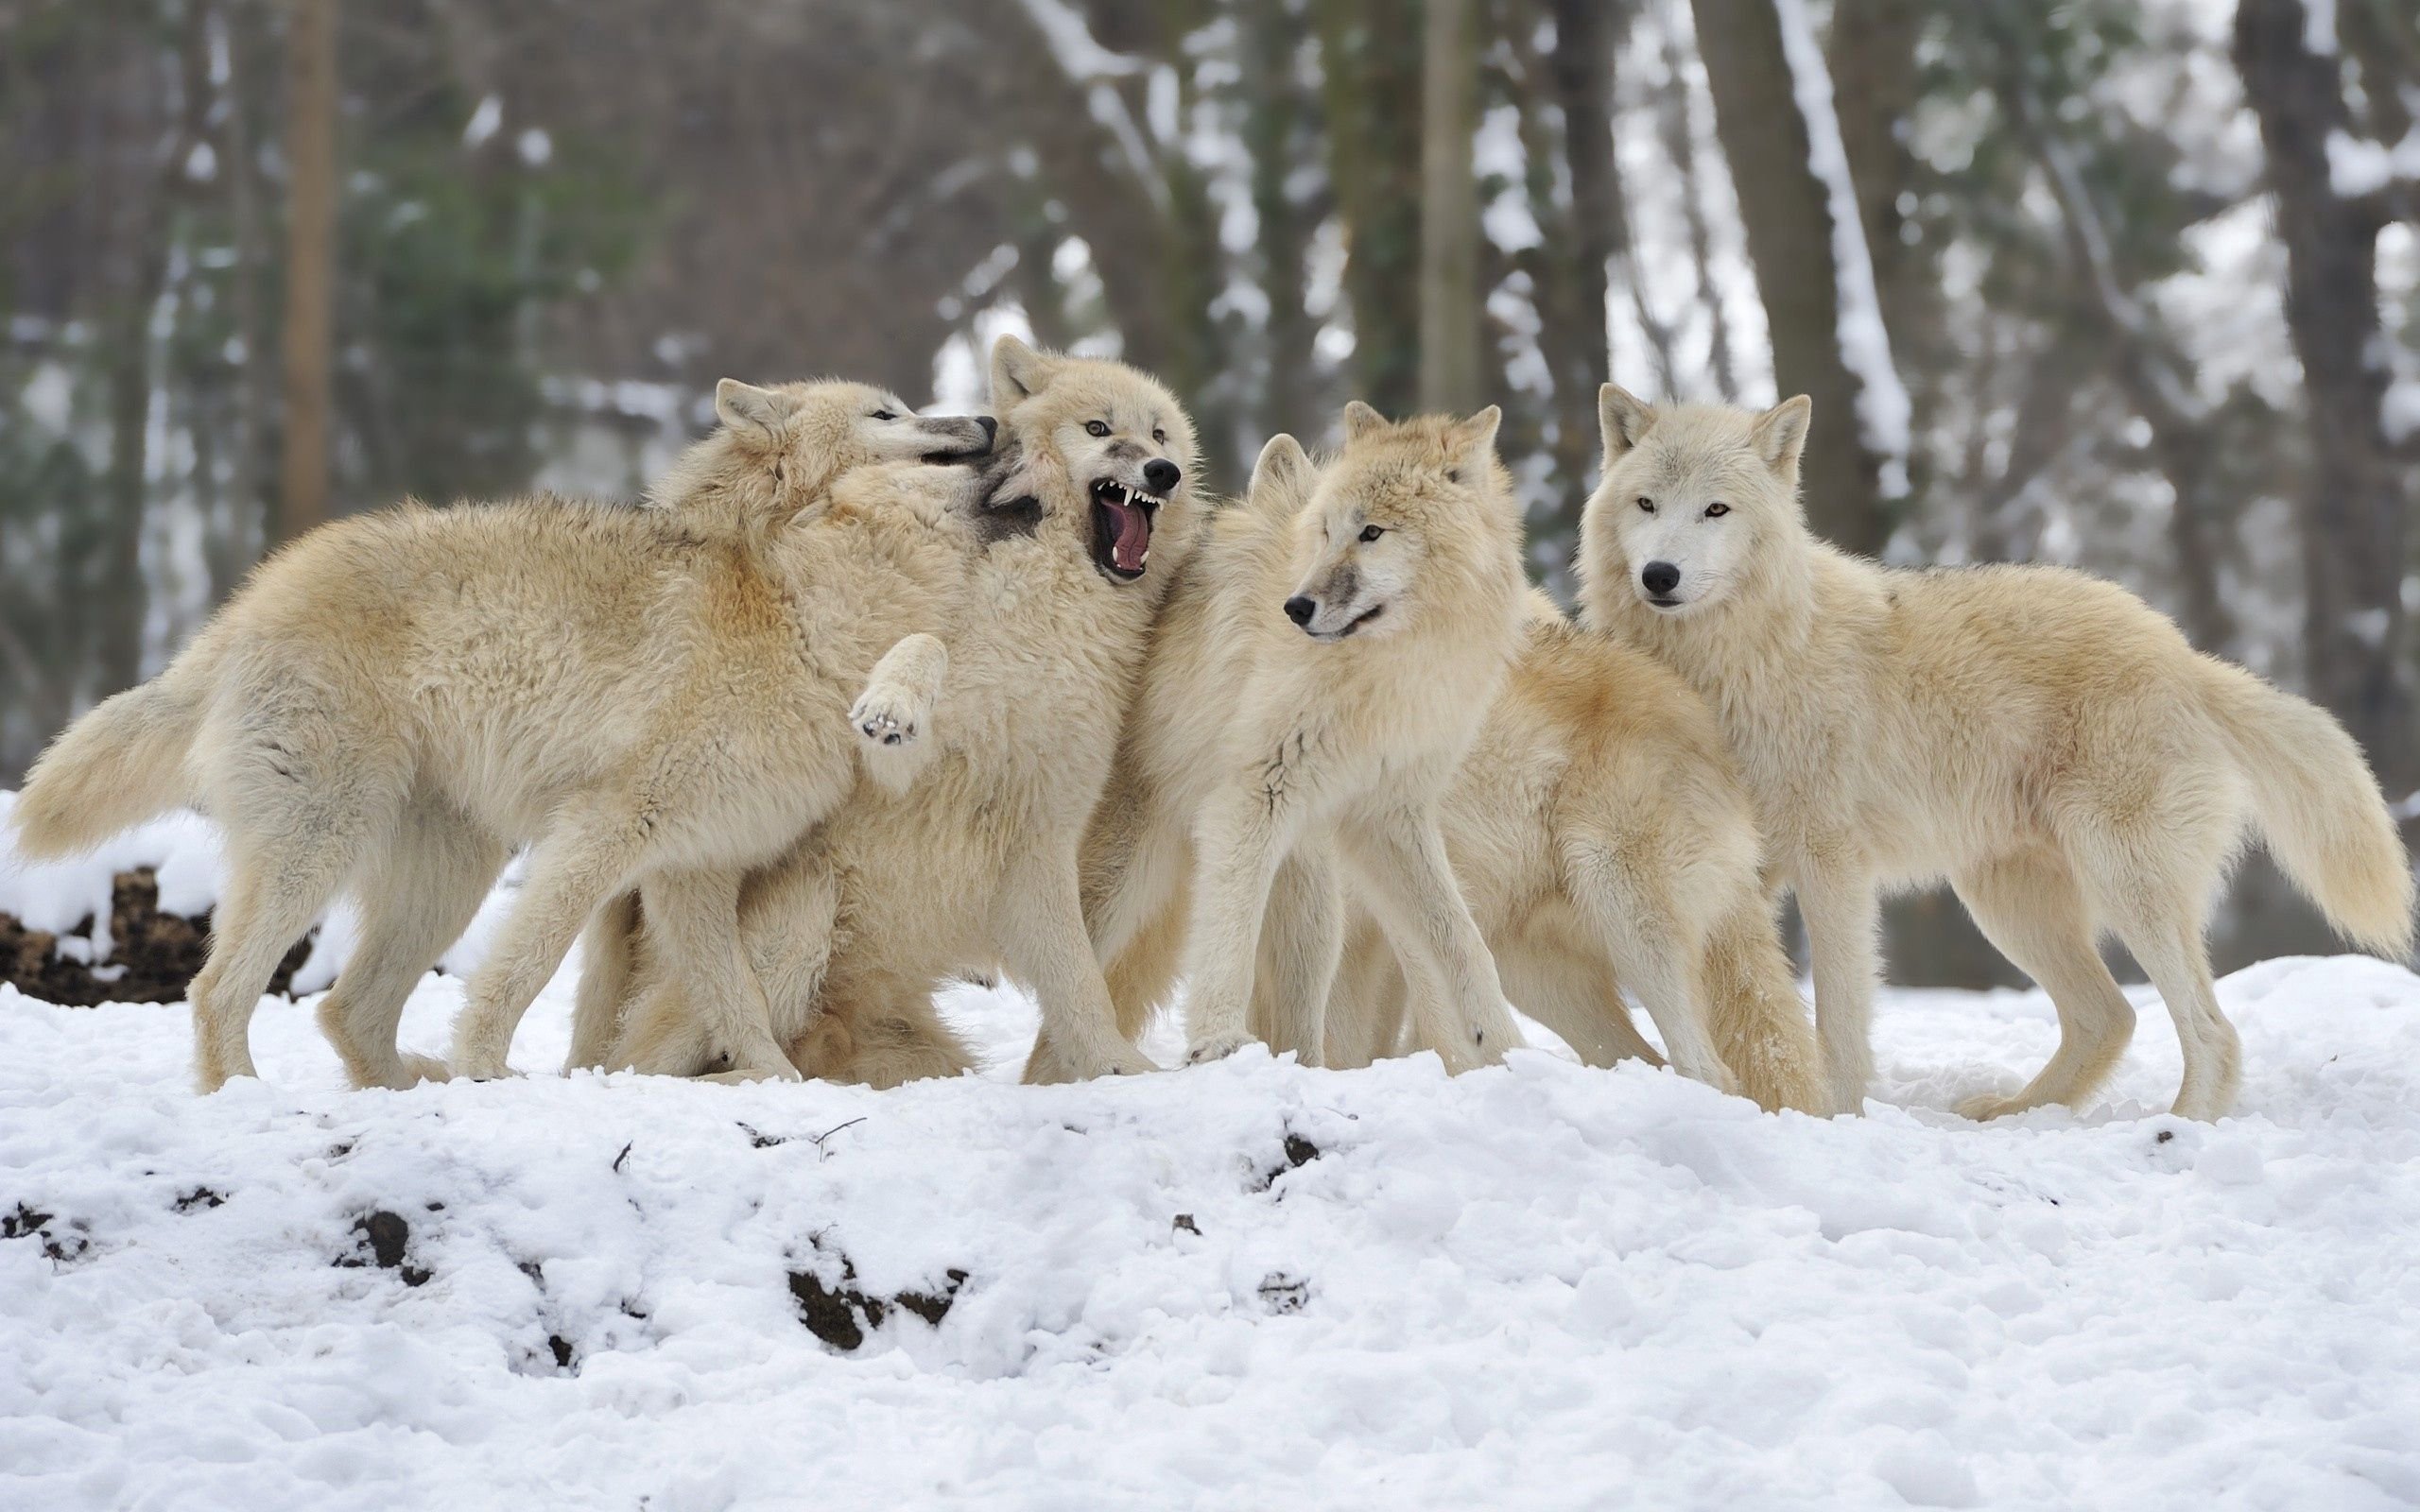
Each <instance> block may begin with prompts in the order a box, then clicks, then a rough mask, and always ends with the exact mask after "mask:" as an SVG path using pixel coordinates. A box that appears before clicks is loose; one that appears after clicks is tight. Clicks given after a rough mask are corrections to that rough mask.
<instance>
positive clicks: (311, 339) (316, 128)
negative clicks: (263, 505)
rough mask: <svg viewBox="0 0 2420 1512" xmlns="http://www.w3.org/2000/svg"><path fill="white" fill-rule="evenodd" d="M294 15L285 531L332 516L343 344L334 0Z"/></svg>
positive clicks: (295, 1) (307, 2)
mask: <svg viewBox="0 0 2420 1512" xmlns="http://www.w3.org/2000/svg"><path fill="white" fill-rule="evenodd" d="M292 6H293V9H292V10H291V12H290V13H289V14H288V16H287V18H286V36H285V50H286V80H285V89H286V96H285V161H286V172H287V174H288V176H289V178H288V183H287V193H286V230H285V465H284V466H283V467H282V468H281V470H280V482H279V492H278V520H277V534H278V539H279V540H281V541H291V540H293V539H294V538H295V537H297V536H299V535H301V534H302V533H303V532H304V531H306V530H308V529H310V528H311V527H312V526H313V525H316V524H319V523H320V522H321V521H323V520H325V519H326V518H327V517H328V430H329V420H330V413H329V412H330V408H331V404H330V386H331V381H332V377H333V372H332V369H333V367H334V359H335V350H336V329H335V328H336V250H337V249H336V240H337V224H336V222H337V9H336V0H292Z"/></svg>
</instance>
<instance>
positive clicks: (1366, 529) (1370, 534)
mask: <svg viewBox="0 0 2420 1512" xmlns="http://www.w3.org/2000/svg"><path fill="white" fill-rule="evenodd" d="M1386 533H1387V532H1386V530H1385V529H1384V528H1383V527H1382V526H1378V525H1363V526H1362V527H1361V539H1362V540H1364V541H1375V540H1377V539H1378V538H1379V537H1380V536H1383V535H1385V534H1386Z"/></svg>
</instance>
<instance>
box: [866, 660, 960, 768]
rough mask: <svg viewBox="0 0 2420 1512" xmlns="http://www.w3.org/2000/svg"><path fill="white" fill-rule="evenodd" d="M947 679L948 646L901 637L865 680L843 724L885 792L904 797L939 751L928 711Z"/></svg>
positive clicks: (931, 709) (938, 700) (930, 714)
mask: <svg viewBox="0 0 2420 1512" xmlns="http://www.w3.org/2000/svg"><path fill="white" fill-rule="evenodd" d="M948 675H949V649H948V647H946V646H944V645H942V643H941V642H940V641H939V640H938V639H937V638H935V637H933V636H930V635H925V634H921V633H920V634H916V635H908V636H902V637H901V638H900V640H899V643H898V644H896V645H893V646H892V647H891V648H890V650H888V651H885V652H884V653H883V654H882V660H881V661H879V662H875V663H874V664H873V672H872V673H870V674H869V675H868V676H867V678H866V687H865V691H864V692H863V693H861V694H859V695H857V701H856V705H855V706H854V707H852V708H851V709H850V710H849V723H850V724H852V725H854V726H856V730H857V734H858V735H859V736H860V737H861V739H862V741H863V744H861V745H860V746H859V747H857V752H858V754H859V755H860V756H862V757H863V758H864V759H865V764H866V771H867V773H868V775H870V776H872V777H873V780H874V781H875V782H879V783H881V784H882V785H883V787H884V788H886V789H887V790H889V791H890V792H892V793H905V792H907V791H908V789H909V788H910V787H912V786H914V785H915V782H916V779H917V778H919V777H921V776H923V775H924V771H925V767H927V766H929V765H932V762H933V757H934V756H935V754H937V753H938V751H939V748H940V747H938V746H937V745H936V744H935V743H934V742H933V740H932V739H931V734H932V726H933V706H934V705H935V704H937V703H939V702H940V701H941V696H942V680H943V679H945V678H947V677H948Z"/></svg>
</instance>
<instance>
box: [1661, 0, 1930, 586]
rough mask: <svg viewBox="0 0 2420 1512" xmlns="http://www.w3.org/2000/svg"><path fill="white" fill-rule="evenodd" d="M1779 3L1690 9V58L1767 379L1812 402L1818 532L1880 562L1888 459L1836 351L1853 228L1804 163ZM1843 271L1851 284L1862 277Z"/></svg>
mask: <svg viewBox="0 0 2420 1512" xmlns="http://www.w3.org/2000/svg"><path fill="white" fill-rule="evenodd" d="M1778 3H1780V0H1692V9H1693V11H1694V14H1695V16H1696V19H1697V34H1698V51H1699V53H1700V54H1701V55H1702V56H1703V58H1704V60H1705V70H1706V78H1707V81H1708V83H1709V84H1710V85H1711V86H1712V88H1713V91H1714V107H1715V131H1716V134H1717V135H1718V136H1719V137H1720V140H1721V142H1722V150H1723V155H1724V156H1725V157H1726V158H1728V159H1729V160H1730V164H1731V177H1732V181H1733V182H1734V183H1735V184H1736V185H1737V188H1738V194H1739V214H1740V219H1741V222H1742V223H1743V224H1744V225H1745V226H1746V228H1747V232H1748V255H1749V258H1750V260H1751V261H1752V262H1753V263H1754V264H1755V269H1756V288H1757V291H1758V293H1759V294H1761V295H1762V296H1763V299H1764V304H1765V317H1766V321H1767V324H1768V325H1769V326H1770V327H1771V329H1772V347H1773V373H1774V377H1775V380H1776V382H1777V384H1778V386H1779V388H1780V391H1781V393H1783V394H1784V395H1789V394H1793V393H1804V394H1806V395H1808V396H1810V397H1811V398H1813V400H1814V401H1815V423H1814V428H1813V429H1812V431H1811V432H1810V433H1809V434H1808V437H1807V442H1806V460H1805V462H1804V464H1803V466H1802V468H1801V477H1802V478H1803V480H1804V487H1805V492H1806V514H1807V519H1808V521H1809V522H1810V523H1811V524H1813V525H1814V527H1815V529H1816V530H1817V531H1818V532H1819V533H1820V534H1822V535H1824V537H1826V538H1828V539H1829V540H1831V541H1834V542H1836V543H1837V544H1839V545H1841V546H1842V547H1844V548H1846V549H1847V550H1850V551H1855V552H1862V553H1866V554H1868V555H1872V554H1876V553H1879V552H1880V551H1881V549H1882V546H1883V543H1884V541H1886V540H1888V539H1889V536H1890V524H1891V522H1890V516H1889V514H1888V512H1887V511H1886V510H1885V508H1884V507H1883V497H1882V490H1883V486H1884V483H1885V480H1886V472H1885V464H1886V462H1887V461H1889V460H1891V459H1890V458H1888V457H1886V455H1884V454H1883V452H1882V450H1881V449H1880V448H1879V446H1877V444H1876V442H1875V439H1874V438H1872V437H1871V436H1869V435H1868V434H1867V432H1866V429H1865V426H1864V424H1863V423H1862V420H1863V416H1864V414H1865V403H1866V401H1867V399H1868V397H1869V394H1868V385H1867V383H1866V382H1865V380H1864V379H1863V378H1861V377H1860V376H1859V374H1858V372H1857V371H1856V370H1855V369H1852V368H1851V366H1850V364H1849V361H1848V359H1847V357H1846V355H1845V354H1844V353H1843V351H1842V345H1841V343H1842V336H1843V332H1844V329H1845V328H1844V326H1843V323H1842V310H1841V303H1842V300H1841V280H1842V271H1843V268H1842V262H1843V259H1842V256H1841V250H1840V249H1841V247H1842V246H1843V245H1847V244H1849V243H1850V242H1851V240H1852V239H1854V240H1855V241H1857V242H1862V240H1863V237H1864V232H1863V228H1862V227H1861V226H1857V225H1852V226H1848V227H1845V228H1843V227H1840V226H1837V225H1835V223H1834V218H1833V213H1832V207H1831V205H1830V203H1829V200H1828V198H1827V192H1826V186H1825V183H1824V180H1823V179H1822V178H1821V177H1820V176H1819V175H1818V173H1817V171H1816V169H1815V167H1814V165H1813V163H1812V161H1811V159H1810V131H1811V130H1815V129H1827V128H1828V127H1829V123H1812V124H1810V123H1809V122H1808V120H1807V119H1806V114H1805V112H1804V111H1803V110H1802V109H1801V106H1800V94H1799V90H1798V87H1797V80H1796V78H1795V77H1794V75H1793V73H1792V68H1791V63H1790V59H1789V54H1788V53H1786V52H1785V51H1784V43H1783V37H1782V21H1781V18H1780V16H1779V15H1778V14H1777V13H1776V9H1775V7H1776V5H1777V4H1778ZM1861 261H1862V259H1861V258H1859V259H1857V260H1855V261H1853V262H1852V263H1851V266H1849V268H1848V272H1849V275H1850V276H1851V277H1870V274H1869V273H1868V271H1867V270H1866V269H1864V268H1861V267H1858V266H1856V263H1858V262H1861Z"/></svg>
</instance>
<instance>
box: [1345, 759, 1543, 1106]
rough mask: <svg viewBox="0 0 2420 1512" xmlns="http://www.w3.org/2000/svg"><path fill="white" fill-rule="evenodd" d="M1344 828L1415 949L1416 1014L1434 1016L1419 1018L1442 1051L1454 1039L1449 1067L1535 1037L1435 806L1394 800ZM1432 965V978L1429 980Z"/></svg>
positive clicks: (1398, 941)
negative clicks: (1473, 906)
mask: <svg viewBox="0 0 2420 1512" xmlns="http://www.w3.org/2000/svg"><path fill="white" fill-rule="evenodd" d="M1343 834H1344V839H1345V842H1346V853H1347V854H1348V855H1350V856H1351V857H1352V858H1353V860H1354V862H1355V866H1356V869H1357V870H1358V871H1359V872H1360V874H1361V882H1362V885H1363V886H1364V887H1365V888H1366V889H1367V892H1368V896H1369V900H1370V903H1371V907H1372V910H1373V911H1374V913H1376V914H1377V916H1378V921H1379V923H1380V924H1381V925H1382V926H1383V927H1384V928H1385V929H1386V931H1387V933H1388V935H1389V936H1392V938H1393V939H1394V941H1395V945H1396V950H1397V953H1398V954H1402V955H1403V956H1404V957H1405V958H1406V959H1405V963H1404V964H1405V966H1406V967H1407V969H1408V974H1409V976H1410V977H1411V981H1410V986H1411V1004H1412V1010H1413V1013H1414V1015H1415V1022H1417V1020H1420V1019H1426V1020H1428V1021H1429V1022H1420V1023H1419V1029H1420V1032H1421V1035H1422V1038H1423V1039H1424V1040H1426V1041H1427V1042H1429V1043H1431V1044H1435V1045H1438V1046H1440V1047H1441V1054H1442V1053H1443V1051H1442V1047H1443V1046H1448V1045H1450V1046H1452V1047H1454V1053H1452V1054H1445V1055H1444V1056H1443V1058H1444V1061H1445V1065H1446V1068H1447V1069H1448V1070H1451V1071H1464V1070H1468V1069H1469V1068H1470V1067H1473V1066H1478V1065H1492V1064H1494V1063H1495V1062H1496V1061H1500V1060H1502V1059H1503V1058H1504V1053H1505V1052H1506V1051H1508V1050H1514V1049H1518V1048H1520V1047H1521V1046H1522V1045H1523V1043H1524V1042H1525V1041H1524V1040H1522V1038H1521V1030H1520V1027H1519V1026H1518V1025H1516V1024H1515V1023H1513V1012H1512V1010H1511V1009H1510V1008H1508V1007H1507V1006H1505V1003H1504V987H1503V984H1502V983H1501V982H1499V981H1497V979H1496V975H1495V956H1494V955H1491V954H1489V953H1488V949H1487V941H1486V939H1485V938H1484V937H1483V936H1480V934H1479V930H1478V924H1477V923H1476V922H1475V921H1474V920H1473V919H1471V911H1470V907H1469V905H1468V904H1467V903H1465V902H1463V901H1462V894H1461V887H1460V886H1459V885H1457V884H1456V883H1455V881H1454V870H1453V867H1452V866H1451V864H1449V863H1448V862H1447V860H1446V859H1445V837H1444V835H1443V833H1440V831H1439V830H1438V828H1437V813H1436V809H1435V807H1434V806H1433V805H1428V804H1423V805H1420V806H1417V807H1403V808H1396V809H1392V810H1389V811H1386V812H1383V813H1381V814H1378V815H1374V816H1370V817H1368V818H1365V819H1360V820H1357V821H1356V822H1354V823H1353V824H1350V825H1348V826H1347V827H1346V828H1345V830H1344V832H1343ZM1424 970H1425V974H1426V976H1427V977H1428V978H1429V981H1428V983H1427V984H1423V983H1422V981H1421V980H1420V976H1421V975H1422V974H1423V973H1424ZM1424 985H1426V988H1427V990H1424V989H1423V988H1424ZM1441 988H1442V990H1443V1006H1444V1010H1445V1011H1444V1013H1443V1016H1442V1017H1441V1016H1439V1014H1438V1004H1439V998H1438V989H1441Z"/></svg>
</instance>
